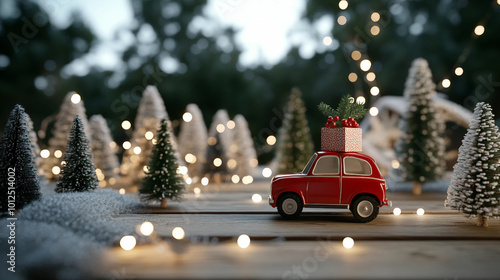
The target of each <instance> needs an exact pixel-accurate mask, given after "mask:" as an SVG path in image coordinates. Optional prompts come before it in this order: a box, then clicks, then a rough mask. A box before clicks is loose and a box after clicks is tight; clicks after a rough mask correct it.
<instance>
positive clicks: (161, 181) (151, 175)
mask: <svg viewBox="0 0 500 280" xmlns="http://www.w3.org/2000/svg"><path fill="white" fill-rule="evenodd" d="M170 131H171V128H170V121H169V120H167V119H163V120H162V121H161V124H160V129H159V130H158V132H157V133H156V144H155V145H154V146H153V150H152V152H151V157H150V161H149V163H148V165H147V171H145V176H144V178H143V179H142V182H141V185H140V187H139V193H140V194H141V198H142V199H143V200H146V201H159V202H161V207H162V208H165V207H166V206H167V199H170V200H174V201H180V200H181V195H182V192H183V191H184V187H185V183H184V179H183V178H182V176H181V175H180V174H179V173H178V172H177V169H178V168H179V164H178V161H177V156H176V154H177V152H176V151H175V149H174V148H173V145H172V136H171V135H170Z"/></svg>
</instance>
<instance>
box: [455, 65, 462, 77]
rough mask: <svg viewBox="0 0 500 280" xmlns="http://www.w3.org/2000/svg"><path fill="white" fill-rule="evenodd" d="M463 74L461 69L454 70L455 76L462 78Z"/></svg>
mask: <svg viewBox="0 0 500 280" xmlns="http://www.w3.org/2000/svg"><path fill="white" fill-rule="evenodd" d="M463 73H464V69H463V68H462V67H457V68H455V75H457V76H462V74H463Z"/></svg>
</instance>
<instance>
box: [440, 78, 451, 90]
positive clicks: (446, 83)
mask: <svg viewBox="0 0 500 280" xmlns="http://www.w3.org/2000/svg"><path fill="white" fill-rule="evenodd" d="M441 85H442V86H443V88H449V87H450V86H451V81H450V79H443V81H442V82H441Z"/></svg>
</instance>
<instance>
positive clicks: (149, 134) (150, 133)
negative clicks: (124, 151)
mask: <svg viewBox="0 0 500 280" xmlns="http://www.w3.org/2000/svg"><path fill="white" fill-rule="evenodd" d="M144 137H145V138H146V139H147V140H151V139H153V137H155V135H154V133H153V132H151V131H146V133H145V134H144Z"/></svg>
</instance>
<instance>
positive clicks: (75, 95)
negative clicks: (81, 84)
mask: <svg viewBox="0 0 500 280" xmlns="http://www.w3.org/2000/svg"><path fill="white" fill-rule="evenodd" d="M81 100H82V97H81V96H80V95H79V94H78V93H73V95H71V103H73V104H78V103H80V101H81Z"/></svg>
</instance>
